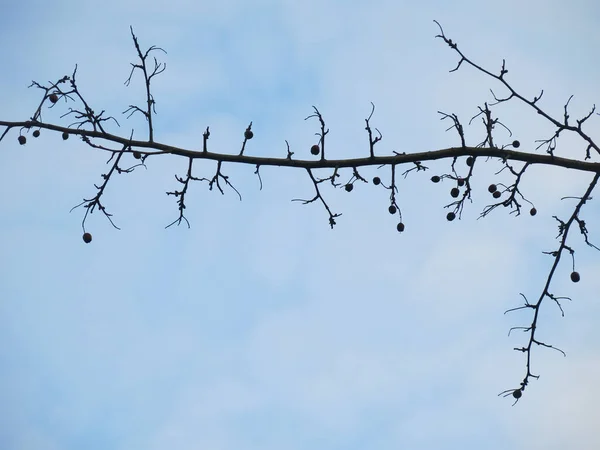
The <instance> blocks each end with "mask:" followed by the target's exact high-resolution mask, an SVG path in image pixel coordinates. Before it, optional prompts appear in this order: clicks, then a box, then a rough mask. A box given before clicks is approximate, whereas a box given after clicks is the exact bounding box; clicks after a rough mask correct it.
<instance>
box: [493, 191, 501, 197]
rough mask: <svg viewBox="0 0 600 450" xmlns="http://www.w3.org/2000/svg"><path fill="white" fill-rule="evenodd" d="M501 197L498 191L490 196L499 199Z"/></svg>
mask: <svg viewBox="0 0 600 450" xmlns="http://www.w3.org/2000/svg"><path fill="white" fill-rule="evenodd" d="M501 195H502V194H501V193H500V191H495V192H494V193H493V194H492V197H494V198H500V196H501Z"/></svg>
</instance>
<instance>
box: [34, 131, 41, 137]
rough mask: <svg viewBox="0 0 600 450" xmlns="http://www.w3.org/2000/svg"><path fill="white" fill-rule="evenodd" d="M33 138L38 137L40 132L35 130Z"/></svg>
mask: <svg viewBox="0 0 600 450" xmlns="http://www.w3.org/2000/svg"><path fill="white" fill-rule="evenodd" d="M33 137H35V138H36V137H40V130H35V131H34V132H33Z"/></svg>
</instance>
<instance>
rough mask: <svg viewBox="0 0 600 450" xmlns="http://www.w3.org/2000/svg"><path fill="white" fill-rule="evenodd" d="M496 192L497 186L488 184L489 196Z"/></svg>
mask: <svg viewBox="0 0 600 450" xmlns="http://www.w3.org/2000/svg"><path fill="white" fill-rule="evenodd" d="M497 190H498V186H496V185H495V184H490V185H489V186H488V192H489V193H490V194H493V193H494V192H496V191H497Z"/></svg>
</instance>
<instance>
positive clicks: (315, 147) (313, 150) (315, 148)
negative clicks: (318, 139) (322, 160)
mask: <svg viewBox="0 0 600 450" xmlns="http://www.w3.org/2000/svg"><path fill="white" fill-rule="evenodd" d="M320 151H321V149H320V148H319V146H318V145H317V144H315V145H313V146H312V147H311V148H310V152H311V153H312V154H313V155H318V154H319V152H320Z"/></svg>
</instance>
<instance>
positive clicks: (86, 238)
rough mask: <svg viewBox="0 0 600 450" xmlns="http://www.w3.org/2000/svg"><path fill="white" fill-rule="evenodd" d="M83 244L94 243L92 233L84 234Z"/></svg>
mask: <svg viewBox="0 0 600 450" xmlns="http://www.w3.org/2000/svg"><path fill="white" fill-rule="evenodd" d="M83 242H85V243H86V244H89V243H90V242H92V235H91V234H90V233H83Z"/></svg>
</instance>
